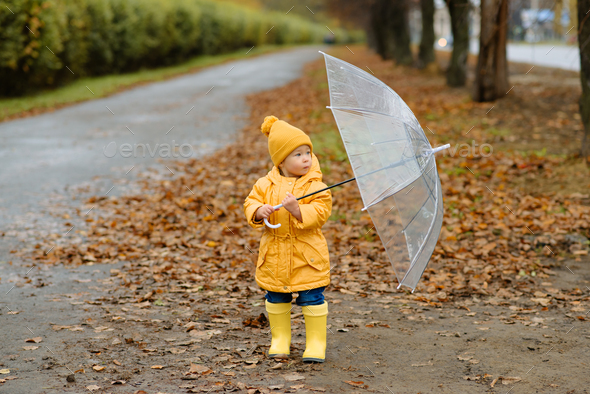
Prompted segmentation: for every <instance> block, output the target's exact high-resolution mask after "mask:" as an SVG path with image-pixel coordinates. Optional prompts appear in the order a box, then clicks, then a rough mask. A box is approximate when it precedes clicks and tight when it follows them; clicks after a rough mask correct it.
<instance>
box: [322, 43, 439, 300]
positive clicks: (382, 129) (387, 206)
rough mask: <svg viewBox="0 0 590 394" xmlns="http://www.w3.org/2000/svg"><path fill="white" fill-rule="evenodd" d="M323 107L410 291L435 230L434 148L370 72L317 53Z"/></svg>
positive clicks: (399, 101) (401, 279) (400, 102)
mask: <svg viewBox="0 0 590 394" xmlns="http://www.w3.org/2000/svg"><path fill="white" fill-rule="evenodd" d="M320 53H322V54H323V55H324V58H325V61H326V69H327V74H328V83H329V88H330V106H328V108H330V109H331V110H332V113H333V114H334V118H335V119H336V123H337V125H338V130H339V131H340V135H341V137H342V141H343V142H344V146H345V148H346V153H347V155H348V158H349V161H350V164H351V166H352V170H353V172H354V175H355V178H356V181H357V184H358V187H359V190H360V193H361V197H362V200H363V204H364V205H365V206H364V208H363V210H367V211H368V212H369V215H370V216H371V219H372V221H373V224H374V225H375V228H376V230H377V233H378V234H379V238H380V239H381V241H382V242H383V246H384V247H385V251H386V253H387V256H388V257H389V260H390V262H391V264H392V266H393V269H394V271H395V274H396V276H397V279H398V281H399V286H398V288H399V287H400V286H402V285H404V286H407V287H409V288H411V289H412V291H414V289H415V288H416V285H417V284H418V281H419V280H420V277H421V276H422V273H423V272H424V269H425V268H426V265H427V264H428V261H429V260H430V257H431V256H432V252H433V251H434V247H435V245H436V242H437V240H438V236H439V234H440V230H441V226H442V219H443V205H442V201H443V200H442V192H441V184H440V179H439V177H438V173H437V171H436V161H435V158H434V152H436V151H438V150H441V149H445V148H448V147H449V146H450V145H445V146H443V147H439V148H436V149H432V147H431V146H430V143H429V142H428V139H427V138H426V135H425V134H424V130H422V127H421V126H420V123H419V122H418V120H417V119H416V116H414V114H413V113H412V111H411V110H410V108H409V107H408V106H407V105H406V103H405V102H404V101H403V100H402V99H401V98H400V97H399V95H398V94H397V93H395V92H394V91H393V90H392V89H391V88H390V87H389V86H387V85H386V84H384V83H383V82H381V81H380V80H379V79H377V78H375V77H374V76H372V75H371V74H369V73H367V72H365V71H363V70H362V69H360V68H358V67H355V66H353V65H351V64H349V63H347V62H345V61H343V60H340V59H338V58H335V57H333V56H330V55H328V54H326V53H324V52H321V51H320Z"/></svg>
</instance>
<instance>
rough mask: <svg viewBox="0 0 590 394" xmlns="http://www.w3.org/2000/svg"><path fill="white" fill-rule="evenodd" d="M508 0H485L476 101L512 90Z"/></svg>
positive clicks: (476, 79) (476, 78)
mask: <svg viewBox="0 0 590 394" xmlns="http://www.w3.org/2000/svg"><path fill="white" fill-rule="evenodd" d="M507 29H508V0H481V33H480V35H479V56H478V58H477V69H476V72H475V85H474V89H473V100H475V101H478V102H483V101H493V100H495V99H497V98H500V97H504V96H505V95H506V92H507V91H508V62H507V60H506V33H507Z"/></svg>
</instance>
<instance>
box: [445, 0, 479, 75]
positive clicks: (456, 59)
mask: <svg viewBox="0 0 590 394" xmlns="http://www.w3.org/2000/svg"><path fill="white" fill-rule="evenodd" d="M447 5H448V7H449V14H450V15H451V30H452V32H453V53H452V55H451V65H450V66H449V68H448V70H447V85H449V86H464V85H465V79H466V77H467V55H468V54H469V0H447ZM482 23H483V22H482Z"/></svg>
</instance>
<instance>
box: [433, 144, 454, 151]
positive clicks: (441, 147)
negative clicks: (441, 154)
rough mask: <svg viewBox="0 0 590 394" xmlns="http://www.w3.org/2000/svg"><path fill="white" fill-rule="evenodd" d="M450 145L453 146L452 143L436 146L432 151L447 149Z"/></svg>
mask: <svg viewBox="0 0 590 394" xmlns="http://www.w3.org/2000/svg"><path fill="white" fill-rule="evenodd" d="M450 147H451V144H446V145H443V146H439V147H436V148H434V149H432V153H436V152H438V151H441V150H445V149H448V148H450Z"/></svg>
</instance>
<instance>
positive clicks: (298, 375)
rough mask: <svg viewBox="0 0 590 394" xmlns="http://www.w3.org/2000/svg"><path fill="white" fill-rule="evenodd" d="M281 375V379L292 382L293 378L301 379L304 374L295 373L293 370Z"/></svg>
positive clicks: (303, 377)
mask: <svg viewBox="0 0 590 394" xmlns="http://www.w3.org/2000/svg"><path fill="white" fill-rule="evenodd" d="M282 377H283V379H285V380H286V381H289V382H293V381H295V380H303V379H305V376H303V375H300V374H298V373H295V372H293V373H289V374H286V375H283V376H282Z"/></svg>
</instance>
